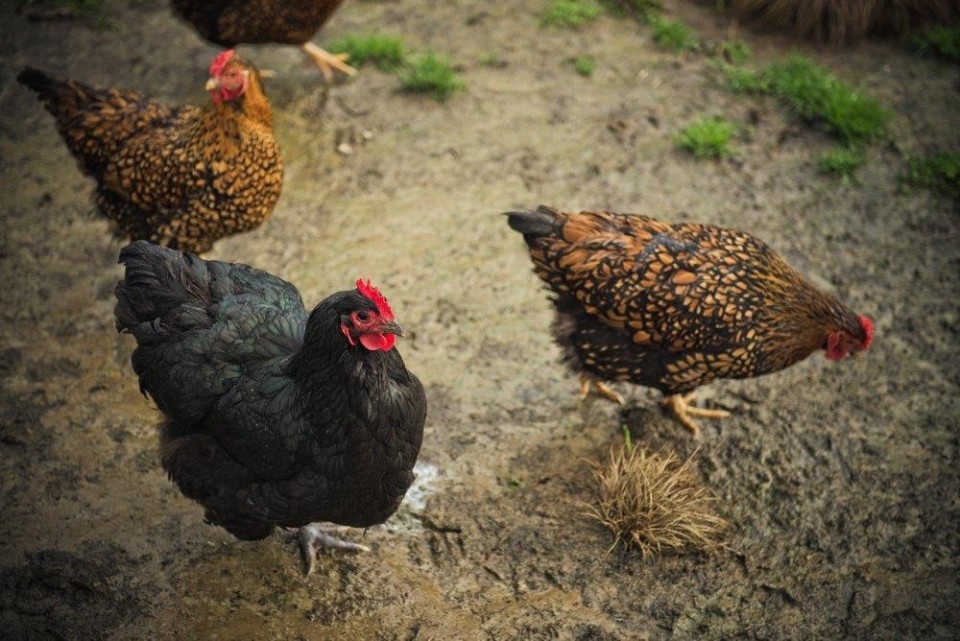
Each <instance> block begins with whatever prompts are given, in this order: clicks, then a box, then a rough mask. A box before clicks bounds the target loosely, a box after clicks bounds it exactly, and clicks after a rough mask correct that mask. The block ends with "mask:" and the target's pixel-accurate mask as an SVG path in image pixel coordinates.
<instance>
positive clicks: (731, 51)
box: [713, 40, 751, 65]
mask: <svg viewBox="0 0 960 641" xmlns="http://www.w3.org/2000/svg"><path fill="white" fill-rule="evenodd" d="M713 55H715V56H716V57H718V58H722V59H724V60H726V61H727V62H729V63H732V64H735V65H739V64H743V63H744V62H746V61H747V60H749V59H750V55H751V53H750V46H749V45H747V43H746V42H744V41H743V40H721V41H720V42H718V43H717V44H716V46H714V48H713Z"/></svg>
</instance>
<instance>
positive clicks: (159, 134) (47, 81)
mask: <svg viewBox="0 0 960 641" xmlns="http://www.w3.org/2000/svg"><path fill="white" fill-rule="evenodd" d="M231 64H236V65H239V66H241V67H242V68H245V69H249V70H250V73H251V76H252V78H251V81H250V85H249V89H248V90H247V92H246V94H244V95H243V96H242V97H240V98H239V99H237V100H234V101H230V102H223V103H220V104H215V103H214V102H212V101H211V102H209V103H208V104H207V105H206V106H204V107H202V108H197V107H192V106H183V107H167V106H164V105H162V104H160V103H158V102H156V101H154V100H151V99H149V98H147V97H145V96H143V95H141V94H139V93H136V92H133V91H125V90H121V89H102V90H101V89H93V88H91V87H88V86H86V85H84V84H81V83H79V82H75V81H72V80H62V79H58V78H55V77H53V76H50V75H48V74H46V73H44V72H42V71H38V70H36V69H32V68H29V67H28V68H26V69H24V71H23V72H21V74H20V75H19V76H18V79H19V80H20V82H21V83H23V84H25V85H27V86H28V87H30V88H31V89H33V90H35V91H37V92H38V94H39V96H40V99H41V100H42V101H43V102H44V104H45V105H46V107H47V109H48V110H49V111H50V112H51V113H52V114H53V115H54V117H55V118H56V124H57V129H58V131H59V132H60V135H61V136H62V137H63V139H64V141H65V142H66V144H67V148H68V149H69V150H70V152H71V153H72V154H73V155H74V156H75V157H76V158H77V160H78V164H79V166H80V169H81V171H83V173H85V174H86V175H88V176H91V177H93V178H94V179H95V180H96V181H97V189H96V204H97V207H98V209H99V210H100V211H101V212H102V213H103V214H104V215H105V216H106V217H108V218H110V219H111V220H113V221H114V222H115V223H116V232H117V234H118V235H119V236H121V237H126V238H128V239H130V240H136V239H145V240H150V241H151V242H154V243H157V244H160V245H164V246H167V247H171V248H175V249H181V250H184V251H194V252H204V251H208V250H209V249H210V248H211V247H212V245H213V242H214V241H215V240H217V239H219V238H222V237H224V236H229V235H231V234H236V233H239V232H243V231H247V230H250V229H253V228H255V227H257V226H258V225H260V224H261V223H262V222H263V221H264V220H266V219H267V218H268V217H269V216H270V214H271V213H272V212H273V209H274V206H275V205H276V203H277V199H278V198H279V197H280V189H281V186H282V182H283V163H282V160H281V157H280V151H279V148H278V147H277V143H276V139H275V138H274V134H273V116H272V112H271V109H270V105H269V103H268V102H267V99H266V95H265V94H264V92H263V87H262V84H261V82H260V79H259V73H258V72H257V71H256V69H255V68H254V67H253V66H252V65H251V64H250V63H249V62H247V61H246V60H244V59H243V58H240V57H239V56H236V57H234V58H233V59H232V60H231Z"/></svg>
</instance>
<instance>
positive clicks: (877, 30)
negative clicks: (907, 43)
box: [728, 0, 960, 44]
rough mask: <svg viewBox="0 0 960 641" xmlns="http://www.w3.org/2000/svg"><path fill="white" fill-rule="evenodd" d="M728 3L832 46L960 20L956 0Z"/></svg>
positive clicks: (749, 18)
mask: <svg viewBox="0 0 960 641" xmlns="http://www.w3.org/2000/svg"><path fill="white" fill-rule="evenodd" d="M728 6H729V7H730V8H731V9H732V10H733V11H734V12H735V13H736V14H737V15H739V16H740V17H741V19H743V20H744V21H746V22H752V23H756V24H759V25H761V26H764V27H767V28H770V29H773V30H776V31H780V32H784V31H786V32H789V33H792V34H793V35H795V36H797V37H800V38H808V39H812V40H818V41H820V42H828V43H830V44H844V43H850V42H853V41H855V40H858V39H860V38H863V37H864V36H867V35H874V34H875V35H891V34H892V35H905V34H907V33H909V32H910V31H911V30H912V29H914V28H916V27H917V26H919V25H921V24H925V23H929V22H934V23H940V24H945V25H952V24H956V22H957V21H958V20H960V2H957V0H732V1H731V2H730V3H729V5H728Z"/></svg>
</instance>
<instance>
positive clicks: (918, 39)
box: [910, 24, 960, 60]
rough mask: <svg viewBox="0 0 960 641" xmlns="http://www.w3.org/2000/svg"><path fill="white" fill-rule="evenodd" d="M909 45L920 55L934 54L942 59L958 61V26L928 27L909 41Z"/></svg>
mask: <svg viewBox="0 0 960 641" xmlns="http://www.w3.org/2000/svg"><path fill="white" fill-rule="evenodd" d="M910 45H911V46H912V47H913V49H914V50H915V51H916V52H917V53H919V54H921V55H924V54H929V53H934V52H935V53H939V54H940V55H941V56H943V57H944V58H950V59H951V60H960V25H958V26H956V27H948V26H946V25H942V24H938V25H929V26H927V27H926V28H925V29H923V30H922V31H920V33H918V34H917V35H915V36H914V37H913V38H912V39H911V40H910Z"/></svg>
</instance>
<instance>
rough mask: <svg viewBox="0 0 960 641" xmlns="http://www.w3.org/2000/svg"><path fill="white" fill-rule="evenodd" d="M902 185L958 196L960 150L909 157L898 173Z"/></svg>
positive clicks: (959, 188) (959, 186)
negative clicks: (899, 173)
mask: <svg viewBox="0 0 960 641" xmlns="http://www.w3.org/2000/svg"><path fill="white" fill-rule="evenodd" d="M900 182H901V184H902V185H906V186H909V187H920V188H924V189H929V190H931V191H934V192H937V193H941V194H944V195H947V196H950V197H952V198H960V152H956V151H945V152H940V153H937V154H933V155H930V156H923V157H919V158H911V159H909V160H908V161H907V169H906V171H904V172H903V173H902V174H901V175H900Z"/></svg>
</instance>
